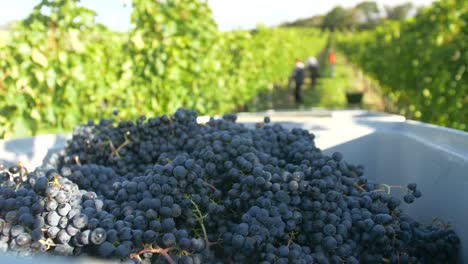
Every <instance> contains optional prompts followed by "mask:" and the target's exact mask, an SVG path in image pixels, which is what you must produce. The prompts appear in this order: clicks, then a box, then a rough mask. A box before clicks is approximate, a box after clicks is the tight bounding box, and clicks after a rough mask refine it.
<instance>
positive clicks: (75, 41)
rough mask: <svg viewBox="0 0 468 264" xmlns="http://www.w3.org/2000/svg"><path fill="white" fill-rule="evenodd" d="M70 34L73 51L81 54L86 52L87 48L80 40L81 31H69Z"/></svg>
mask: <svg viewBox="0 0 468 264" xmlns="http://www.w3.org/2000/svg"><path fill="white" fill-rule="evenodd" d="M68 34H69V35H70V42H71V45H72V47H73V49H74V50H75V51H76V52H79V53H80V52H83V51H84V50H85V46H84V45H83V43H81V41H80V40H79V38H78V34H79V31H78V30H76V29H70V30H68Z"/></svg>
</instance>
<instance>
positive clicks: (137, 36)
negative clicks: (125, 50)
mask: <svg viewBox="0 0 468 264" xmlns="http://www.w3.org/2000/svg"><path fill="white" fill-rule="evenodd" d="M132 42H133V45H135V47H136V48H137V50H141V49H143V48H144V47H145V43H144V42H143V38H142V37H141V33H140V32H137V33H136V34H135V35H134V36H133V37H132Z"/></svg>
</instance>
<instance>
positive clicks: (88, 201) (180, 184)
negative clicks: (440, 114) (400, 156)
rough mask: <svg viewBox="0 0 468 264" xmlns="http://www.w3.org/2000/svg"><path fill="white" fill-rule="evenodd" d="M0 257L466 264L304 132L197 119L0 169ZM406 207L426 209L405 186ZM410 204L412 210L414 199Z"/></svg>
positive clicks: (105, 128) (139, 125)
mask: <svg viewBox="0 0 468 264" xmlns="http://www.w3.org/2000/svg"><path fill="white" fill-rule="evenodd" d="M0 170H1V172H0V184H1V185H0V186H1V187H0V230H1V234H0V249H1V250H3V251H7V250H8V251H9V252H14V253H17V254H19V255H27V254H31V252H36V253H53V254H59V255H74V256H96V257H102V258H114V259H116V260H122V261H131V262H136V263H265V264H266V263H304V264H305V263H320V264H322V263H340V264H341V263H454V262H456V259H457V254H458V247H459V238H458V236H457V235H456V234H455V233H454V231H453V230H451V229H450V228H449V226H447V225H445V224H444V223H443V222H442V221H435V222H433V223H431V224H429V225H423V224H421V223H419V222H416V221H414V220H413V219H411V218H410V217H408V216H407V215H405V214H404V213H403V212H402V210H401V208H400V203H401V201H400V199H399V198H398V197H396V196H394V195H392V194H390V192H389V190H388V188H385V185H381V184H377V183H372V182H369V181H368V180H367V178H366V177H365V176H364V168H363V167H362V166H359V165H353V164H350V163H348V162H346V161H345V160H344V159H343V156H342V154H341V153H338V152H337V153H333V155H331V156H327V155H324V154H323V153H322V152H321V150H320V149H318V148H316V147H315V144H314V135H313V134H311V133H309V132H308V131H306V130H302V129H297V128H295V129H292V130H287V129H285V128H283V127H282V126H281V125H279V124H271V123H270V120H269V118H265V120H264V123H263V124H262V125H261V126H257V128H255V129H249V128H247V127H246V126H244V125H242V124H239V123H236V116H235V115H232V114H227V115H224V116H223V118H220V119H215V118H211V119H210V120H209V122H207V123H206V124H199V123H197V115H196V113H195V112H193V111H191V110H187V109H179V110H177V111H176V112H175V113H174V114H173V115H172V116H170V117H169V116H166V115H162V116H158V117H154V118H149V119H147V118H146V117H144V116H142V117H140V118H138V119H137V120H136V121H135V122H131V121H115V120H104V119H103V120H100V121H99V122H98V123H93V122H89V123H88V124H86V125H82V126H79V127H77V128H76V129H75V131H74V133H73V138H72V139H71V140H70V141H69V142H68V143H67V146H66V147H65V148H64V149H63V150H62V151H60V152H59V153H57V154H56V155H53V156H52V157H51V159H50V160H49V161H48V165H47V166H44V167H41V168H37V169H36V170H34V171H33V172H27V170H26V169H25V168H24V167H23V166H21V165H19V166H14V167H11V168H8V169H7V168H1V169H0ZM405 188H406V189H407V190H408V194H407V195H406V196H404V198H403V200H404V201H405V202H407V203H411V202H413V201H414V198H419V197H421V193H420V191H419V190H418V189H416V185H415V184H409V185H408V186H407V187H405ZM409 195H410V196H411V198H408V197H410V196H409Z"/></svg>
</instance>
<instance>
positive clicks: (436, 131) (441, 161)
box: [0, 110, 468, 263]
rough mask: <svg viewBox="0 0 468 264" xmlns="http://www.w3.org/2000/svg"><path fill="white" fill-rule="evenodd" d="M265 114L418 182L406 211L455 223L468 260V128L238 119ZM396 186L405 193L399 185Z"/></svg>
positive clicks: (393, 181) (398, 121)
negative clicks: (418, 192)
mask: <svg viewBox="0 0 468 264" xmlns="http://www.w3.org/2000/svg"><path fill="white" fill-rule="evenodd" d="M266 115H268V116H270V117H271V120H272V122H279V123H282V124H283V125H284V126H286V127H288V128H292V127H301V128H304V129H308V130H310V131H311V132H312V133H314V134H315V135H316V140H315V142H316V146H317V147H319V148H321V149H322V150H323V151H324V152H325V153H327V154H331V153H333V152H335V151H340V152H342V153H343V154H344V158H345V159H346V160H347V161H349V162H352V163H355V164H362V165H364V167H365V175H367V177H368V179H369V180H370V181H375V182H378V183H385V184H389V185H406V184H407V183H410V182H415V183H417V184H418V188H419V189H420V190H421V192H422V194H423V196H422V197H421V198H420V199H417V200H416V201H415V202H414V203H413V204H411V205H406V204H404V205H403V208H404V210H405V212H406V213H408V214H409V215H410V216H412V217H414V218H415V219H417V220H418V221H421V222H422V223H427V224H429V223H430V222H431V221H432V220H433V219H434V218H436V217H437V218H440V219H442V220H443V221H446V222H447V223H449V224H451V225H452V226H453V228H454V230H455V231H456V233H457V234H458V235H459V237H460V240H461V250H460V252H461V253H460V261H459V263H468V225H467V224H466V223H467V222H468V210H467V206H466V205H465V201H468V133H465V132H462V131H458V130H453V129H446V128H441V127H438V126H433V125H427V124H423V123H419V122H414V121H406V120H405V119H404V118H403V117H401V116H396V115H388V114H380V113H371V112H365V111H359V110H351V111H301V112H288V111H282V112H273V111H271V112H264V113H241V114H239V118H238V121H239V122H243V123H246V124H247V125H248V126H253V125H254V123H256V122H261V121H262V120H263V117H264V116H266ZM206 120H207V118H204V117H201V118H200V120H199V121H200V122H204V121H206ZM68 137H69V135H44V136H39V137H35V138H29V139H20V140H12V141H6V142H5V141H0V160H2V159H3V160H7V161H12V162H15V161H17V160H19V159H21V160H22V161H23V162H24V163H25V164H26V165H29V166H31V167H32V166H37V165H39V164H40V161H41V160H42V158H43V157H44V156H45V155H46V154H47V152H48V149H52V150H54V149H55V150H56V149H59V148H61V147H63V144H64V142H65V140H66V139H67V138H68ZM392 192H393V193H394V194H395V195H397V196H398V195H399V196H401V197H402V193H401V190H398V189H392Z"/></svg>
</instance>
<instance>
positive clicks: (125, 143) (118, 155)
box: [109, 134, 132, 159]
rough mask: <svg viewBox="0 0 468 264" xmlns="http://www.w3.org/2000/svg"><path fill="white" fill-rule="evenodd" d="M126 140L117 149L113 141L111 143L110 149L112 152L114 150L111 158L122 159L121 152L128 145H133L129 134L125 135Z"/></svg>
mask: <svg viewBox="0 0 468 264" xmlns="http://www.w3.org/2000/svg"><path fill="white" fill-rule="evenodd" d="M124 138H125V141H124V142H123V143H122V144H120V146H118V147H117V148H115V146H114V143H112V141H109V144H110V147H111V150H112V151H111V157H112V156H115V157H117V158H119V159H121V158H122V157H121V156H120V154H119V152H120V150H122V149H123V148H124V147H125V146H127V145H128V144H130V143H132V141H130V139H128V137H127V134H124Z"/></svg>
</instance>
